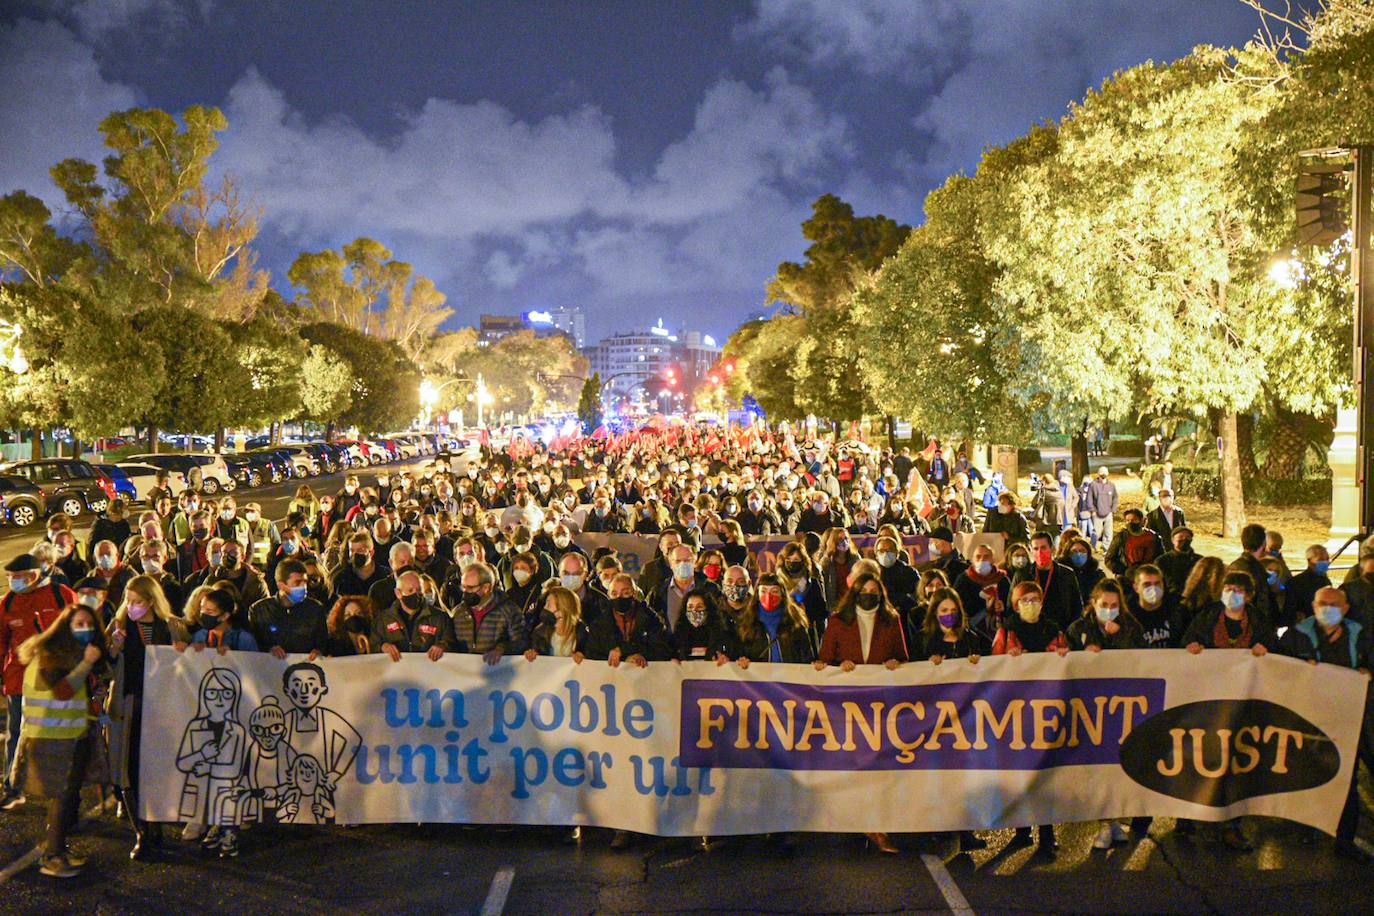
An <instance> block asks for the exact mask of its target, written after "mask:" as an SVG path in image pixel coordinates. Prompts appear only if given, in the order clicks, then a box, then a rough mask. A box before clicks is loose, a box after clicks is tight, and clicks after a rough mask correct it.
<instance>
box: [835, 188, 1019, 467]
mask: <svg viewBox="0 0 1374 916" xmlns="http://www.w3.org/2000/svg"><path fill="white" fill-rule="evenodd" d="M979 205H980V200H979V195H978V188H977V185H976V182H975V181H974V179H971V178H965V177H963V176H957V175H956V176H954V177H953V178H950V179H949V180H948V181H947V182H945V185H944V187H942V188H940V189H938V190H936V191H934V192H932V193H931V194H930V195H929V196H928V197H927V198H926V204H925V209H926V222H925V224H924V225H923V226H921V227H920V228H918V229H916V230H915V231H913V232H912V233H911V235H910V236H909V237H908V238H907V240H906V242H905V244H903V246H902V248H901V250H900V251H899V252H898V253H897V254H896V255H894V256H893V257H892V258H890V259H888V261H887V262H886V263H885V264H884V265H883V267H882V270H881V272H880V273H878V274H877V275H876V276H875V277H873V278H872V279H871V280H869V281H866V282H865V283H863V284H862V285H861V286H860V287H859V289H858V290H857V291H856V292H855V294H854V299H853V308H854V321H855V324H856V325H857V327H858V329H859V331H858V338H857V340H856V345H857V347H858V349H859V350H860V352H861V353H862V354H863V358H862V359H861V360H860V363H859V365H860V367H861V370H862V372H863V375H864V379H865V382H866V387H867V388H868V389H869V390H870V391H871V392H872V393H873V397H874V399H875V401H876V402H877V405H878V408H879V409H880V410H882V411H883V412H885V413H889V414H896V415H899V416H903V417H906V418H908V419H909V420H910V421H911V422H912V424H913V425H914V426H915V427H916V428H918V429H924V430H928V431H931V432H941V433H944V434H947V435H952V436H956V437H959V438H972V439H978V440H980V441H998V442H1021V441H1024V440H1025V438H1026V437H1027V436H1028V435H1029V432H1030V430H1029V424H1028V423H1027V421H1026V412H1025V411H1024V410H1022V409H1018V408H1019V407H1020V405H1019V403H1018V398H1017V397H1016V391H1014V390H1013V388H1012V384H1013V383H1012V376H1013V375H1014V374H1015V372H1016V370H1017V367H1016V366H1015V365H1012V364H1009V357H1010V355H1011V353H1012V351H1011V341H1010V338H1011V337H1012V336H1013V335H1009V334H1008V333H1007V331H1006V329H1005V327H1004V326H1003V324H1002V321H1001V309H1000V306H999V304H998V303H997V302H996V301H995V300H994V298H993V296H992V286H993V283H994V282H995V281H996V279H997V268H996V265H995V264H993V263H992V262H991V261H990V260H989V259H988V257H987V256H986V254H985V253H984V251H983V244H982V239H981V238H980V237H979V232H978V227H979V220H978V208H979ZM913 329H920V334H919V338H917V337H915V335H913V334H912V331H913Z"/></svg>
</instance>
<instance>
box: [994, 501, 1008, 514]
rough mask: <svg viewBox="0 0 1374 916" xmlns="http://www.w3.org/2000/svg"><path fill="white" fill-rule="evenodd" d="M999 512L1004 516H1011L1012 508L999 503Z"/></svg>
mask: <svg viewBox="0 0 1374 916" xmlns="http://www.w3.org/2000/svg"><path fill="white" fill-rule="evenodd" d="M997 511H998V512H999V513H1001V514H1002V515H1011V506H1008V505H1007V504H1006V503H998V504H997Z"/></svg>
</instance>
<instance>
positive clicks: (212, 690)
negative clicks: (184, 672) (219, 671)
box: [205, 687, 234, 700]
mask: <svg viewBox="0 0 1374 916" xmlns="http://www.w3.org/2000/svg"><path fill="white" fill-rule="evenodd" d="M233 698H234V688H233V687H207V688H205V699H207V700H232V699H233Z"/></svg>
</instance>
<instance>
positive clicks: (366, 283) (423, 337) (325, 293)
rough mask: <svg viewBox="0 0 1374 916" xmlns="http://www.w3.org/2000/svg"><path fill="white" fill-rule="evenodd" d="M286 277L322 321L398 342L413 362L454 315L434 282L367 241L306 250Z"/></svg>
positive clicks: (375, 242) (377, 244) (378, 243)
mask: <svg viewBox="0 0 1374 916" xmlns="http://www.w3.org/2000/svg"><path fill="white" fill-rule="evenodd" d="M286 276H287V279H289V280H290V281H291V282H292V283H293V284H295V285H296V286H297V287H299V288H300V289H301V296H300V301H301V302H302V303H303V304H305V305H307V306H309V307H311V308H313V309H316V310H317V311H318V312H319V315H318V316H317V317H318V318H320V319H324V320H327V321H334V322H337V323H339V324H342V325H344V326H345V327H349V328H352V329H354V330H356V331H361V332H362V333H364V334H376V335H378V336H380V337H382V338H384V339H387V340H394V341H395V342H396V343H397V344H398V345H399V346H400V347H401V349H402V350H403V351H404V352H405V353H406V355H407V356H408V357H409V358H410V359H411V360H418V359H419V357H420V355H421V353H422V352H423V351H424V349H425V347H426V346H427V345H428V344H429V340H430V337H431V336H432V335H433V334H434V333H435V332H436V331H437V330H438V329H439V326H440V325H442V324H443V323H444V322H445V321H447V320H448V319H449V317H450V316H451V315H452V314H453V310H452V309H448V308H444V307H443V306H444V302H445V299H446V297H445V296H444V294H443V293H441V292H439V290H438V288H436V287H435V285H434V282H433V281H432V280H430V279H429V278H427V277H423V276H420V275H417V274H416V273H415V268H414V267H412V266H411V265H410V264H407V263H405V262H404V261H397V260H395V259H394V258H393V257H392V253H391V250H390V249H388V248H387V247H386V246H385V245H383V244H382V243H380V242H377V241H375V240H373V239H370V238H366V237H362V238H357V239H354V240H353V241H352V242H350V243H348V244H347V245H345V246H343V248H342V249H340V250H338V251H334V250H332V249H329V250H325V251H315V252H308V251H307V252H302V253H301V254H300V255H298V256H297V257H296V260H295V261H294V262H293V263H292V265H291V269H290V270H289V271H288V272H287V275H286Z"/></svg>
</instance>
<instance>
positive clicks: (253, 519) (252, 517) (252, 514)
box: [243, 512, 258, 522]
mask: <svg viewBox="0 0 1374 916" xmlns="http://www.w3.org/2000/svg"><path fill="white" fill-rule="evenodd" d="M243 517H244V518H246V519H248V521H249V522H256V521H257V520H258V514H257V513H256V512H247V513H244V516H243Z"/></svg>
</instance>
